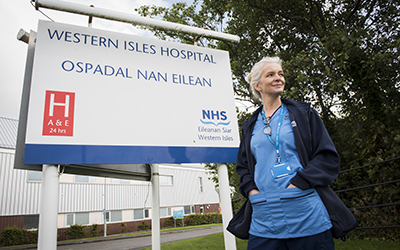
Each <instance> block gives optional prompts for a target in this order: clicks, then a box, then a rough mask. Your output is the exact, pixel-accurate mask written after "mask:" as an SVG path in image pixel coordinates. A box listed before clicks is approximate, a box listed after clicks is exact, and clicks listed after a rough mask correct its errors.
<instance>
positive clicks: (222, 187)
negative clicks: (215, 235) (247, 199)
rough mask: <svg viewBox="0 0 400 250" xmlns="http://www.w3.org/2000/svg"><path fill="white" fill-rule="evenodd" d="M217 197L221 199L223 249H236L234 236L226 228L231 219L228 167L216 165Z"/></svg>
mask: <svg viewBox="0 0 400 250" xmlns="http://www.w3.org/2000/svg"><path fill="white" fill-rule="evenodd" d="M218 182H219V197H220V199H221V210H222V225H223V228H224V242H225V249H236V241H235V236H234V235H233V234H231V233H229V232H228V231H227V230H226V228H227V227H228V223H229V221H230V220H231V219H232V206H231V192H230V190H229V177H228V167H227V166H226V165H225V164H218Z"/></svg>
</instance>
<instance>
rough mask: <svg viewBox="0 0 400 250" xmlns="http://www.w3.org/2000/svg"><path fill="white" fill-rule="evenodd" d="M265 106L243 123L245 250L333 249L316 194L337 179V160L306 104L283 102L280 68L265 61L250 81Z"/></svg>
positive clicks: (328, 224) (270, 59)
mask: <svg viewBox="0 0 400 250" xmlns="http://www.w3.org/2000/svg"><path fill="white" fill-rule="evenodd" d="M248 80H249V82H250V85H251V88H252V90H253V93H254V95H255V96H256V97H258V98H260V99H261V100H262V102H263V105H262V106H261V107H260V108H259V109H257V110H256V111H255V112H254V114H253V115H252V116H251V118H250V119H249V120H247V121H245V122H244V123H243V128H242V139H241V143H240V147H239V152H238V158H237V168H236V170H237V172H238V174H239V175H240V182H241V184H240V192H241V193H242V195H243V196H244V197H246V198H249V199H250V202H251V206H252V209H253V213H252V218H251V224H250V230H249V234H250V236H249V241H248V248H247V249H249V250H251V249H271V250H273V249H279V250H283V249H288V250H294V249H298V250H300V249H301V250H304V249H306V250H314V249H315V250H317V249H334V242H333V237H332V233H331V231H330V229H331V227H332V224H331V220H330V218H329V215H328V212H327V210H326V208H325V206H324V203H323V202H322V201H321V198H320V196H319V195H318V192H317V191H316V189H315V188H318V187H327V186H328V185H330V184H331V183H332V182H333V181H334V180H335V178H336V177H337V175H338V173H339V165H340V160H339V155H338V153H337V151H336V149H335V146H334V145H333V143H332V140H331V138H330V136H329V134H328V132H327V130H326V128H325V126H324V124H323V122H322V120H321V119H320V117H319V116H318V114H317V112H316V111H315V110H314V109H312V108H311V107H310V104H309V103H302V102H297V101H293V100H288V99H284V98H281V93H282V92H283V90H284V87H285V78H284V73H283V70H282V62H281V60H280V59H279V58H278V57H265V58H263V59H262V60H261V61H260V62H258V63H256V64H255V65H254V66H253V68H252V70H251V73H250V75H249V76H248Z"/></svg>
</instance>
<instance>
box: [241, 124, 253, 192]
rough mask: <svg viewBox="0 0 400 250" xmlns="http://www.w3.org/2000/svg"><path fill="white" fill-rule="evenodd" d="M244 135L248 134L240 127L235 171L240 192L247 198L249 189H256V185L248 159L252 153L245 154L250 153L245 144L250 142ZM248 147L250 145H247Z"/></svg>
mask: <svg viewBox="0 0 400 250" xmlns="http://www.w3.org/2000/svg"><path fill="white" fill-rule="evenodd" d="M246 136H250V135H246V134H245V133H244V130H243V129H242V139H241V140H240V145H239V151H238V155H237V161H236V172H237V173H238V174H239V175H240V186H239V190H240V193H241V194H242V195H243V196H244V197H246V198H247V197H248V193H249V191H250V190H252V189H257V186H256V184H255V182H254V173H252V171H251V170H250V166H249V160H248V159H249V157H252V155H247V154H251V152H246V144H247V143H250V140H249V139H248V138H246ZM248 148H250V145H248Z"/></svg>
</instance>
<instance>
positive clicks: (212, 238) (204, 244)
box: [145, 233, 400, 250]
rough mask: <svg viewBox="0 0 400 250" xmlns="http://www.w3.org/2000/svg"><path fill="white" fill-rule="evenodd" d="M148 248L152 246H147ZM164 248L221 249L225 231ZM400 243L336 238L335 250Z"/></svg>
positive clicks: (243, 243)
mask: <svg viewBox="0 0 400 250" xmlns="http://www.w3.org/2000/svg"><path fill="white" fill-rule="evenodd" d="M236 247H237V250H245V249H246V248H247V240H240V239H236ZM145 249H147V250H149V249H151V247H150V248H145ZM161 249H162V250H186V249H207V250H221V249H225V247H224V236H223V233H216V234H211V235H207V236H203V237H199V238H195V239H189V240H183V241H178V242H172V243H168V244H163V245H161ZM399 249H400V243H394V242H388V241H350V240H348V241H345V242H343V241H341V240H335V250H399Z"/></svg>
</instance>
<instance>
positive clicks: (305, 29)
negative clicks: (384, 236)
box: [139, 0, 400, 224]
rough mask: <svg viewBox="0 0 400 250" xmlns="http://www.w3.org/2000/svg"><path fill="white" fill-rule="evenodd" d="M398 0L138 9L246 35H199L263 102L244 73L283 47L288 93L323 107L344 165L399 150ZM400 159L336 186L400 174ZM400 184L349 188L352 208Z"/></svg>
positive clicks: (289, 0) (246, 91)
mask: <svg viewBox="0 0 400 250" xmlns="http://www.w3.org/2000/svg"><path fill="white" fill-rule="evenodd" d="M399 3H400V1H399V0H335V1H331V0H269V1H263V0H244V1H237V0H219V1H212V0H203V1H197V0H196V1H195V2H194V3H193V5H191V6H188V5H186V4H176V5H173V6H172V8H171V9H168V8H164V9H160V8H155V7H154V8H153V9H152V11H149V10H150V9H149V8H147V9H146V8H144V7H142V9H141V10H139V13H141V14H142V15H149V16H160V17H161V18H162V19H164V20H167V21H178V22H181V23H185V24H189V25H192V26H196V27H207V28H209V29H213V30H218V31H224V32H228V33H232V34H236V35H238V36H240V38H241V41H240V43H239V44H233V43H230V42H226V41H220V42H215V41H209V40H206V39H201V41H202V42H201V45H203V46H210V47H216V48H219V49H224V50H227V51H229V53H230V58H231V69H232V76H233V84H234V90H235V94H236V97H237V98H238V99H239V100H247V101H250V102H251V103H253V104H254V105H259V104H260V102H259V100H257V99H255V98H254V96H253V95H252V93H251V91H250V88H249V85H248V83H247V82H246V76H247V74H248V72H249V71H250V69H251V67H252V65H253V64H254V63H255V62H257V61H258V60H260V59H261V58H262V57H264V56H267V55H278V56H280V57H281V58H282V59H283V60H284V69H285V77H286V85H287V86H286V91H285V93H284V96H285V97H288V98H291V99H295V100H299V101H308V102H311V103H312V105H313V107H314V108H315V109H317V111H319V113H320V115H321V117H322V119H323V121H324V123H325V126H326V127H327V129H328V131H329V133H330V135H331V137H332V140H333V141H334V143H335V146H336V148H337V149H338V152H339V153H340V155H341V169H342V170H344V169H351V168H355V167H358V166H361V165H364V164H369V163H374V162H378V161H382V160H386V159H391V158H394V157H398V156H400V126H399V124H400V112H399V111H400V79H399V78H400V72H399V70H400V51H399V45H400V34H399V32H400V30H399V27H400V15H399V13H400V4H399ZM144 10H147V12H145V11H144ZM156 35H158V36H159V37H162V38H163V39H171V40H175V41H181V42H185V43H193V41H194V39H195V37H193V36H188V35H181V34H174V33H170V32H165V31H157V32H156ZM232 168H233V167H232ZM398 168H399V163H398V162H393V163H391V164H387V165H380V166H374V167H370V168H368V169H365V170H363V171H361V172H358V173H353V172H351V173H348V174H346V175H343V177H342V176H341V177H340V178H339V179H338V180H337V181H336V182H335V185H334V187H335V188H338V189H340V188H343V187H355V186H361V185H363V184H365V183H377V182H383V181H389V180H396V179H397V180H398V179H400V171H398ZM396 169H397V170H396ZM378 177H379V178H378ZM398 190H399V185H398V184H396V185H392V186H389V187H388V188H387V190H386V191H382V190H379V189H375V190H374V191H372V192H371V191H370V190H366V191H363V192H361V191H360V192H358V193H356V194H354V193H353V194H348V195H346V194H344V195H343V199H345V201H346V204H347V205H348V206H350V207H357V206H360V205H368V204H369V205H372V204H379V203H382V202H387V203H390V202H399V198H398V197H396V196H394V195H388V194H390V193H396V192H397V193H398ZM366 197H367V198H368V199H364V198H366ZM392 208H393V207H392ZM393 209H394V210H393V211H395V212H397V213H398V212H399V209H398V208H397V210H396V208H393ZM393 211H392V212H393ZM396 220H397V222H396V223H397V224H399V223H398V222H399V218H397V219H396Z"/></svg>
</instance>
